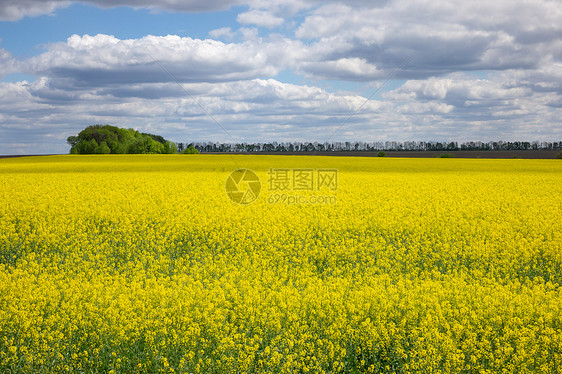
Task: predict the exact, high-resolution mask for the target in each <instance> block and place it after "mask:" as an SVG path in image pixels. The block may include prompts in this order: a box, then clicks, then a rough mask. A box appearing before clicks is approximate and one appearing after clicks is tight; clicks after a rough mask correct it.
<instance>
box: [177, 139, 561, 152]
mask: <svg viewBox="0 0 562 374" xmlns="http://www.w3.org/2000/svg"><path fill="white" fill-rule="evenodd" d="M190 145H192V146H194V147H195V148H196V149H198V150H199V151H201V152H346V151H365V152H373V151H500V150H504V151H516V150H517V151H520V150H553V149H560V148H562V141H555V142H539V141H533V142H526V141H514V142H510V141H490V142H480V141H470V142H463V143H459V142H436V141H407V142H394V141H385V142H361V141H357V142H325V143H318V142H269V143H261V142H257V143H217V142H195V143H191V144H190ZM180 146H181V147H183V146H184V143H178V147H180Z"/></svg>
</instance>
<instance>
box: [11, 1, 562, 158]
mask: <svg viewBox="0 0 562 374" xmlns="http://www.w3.org/2000/svg"><path fill="white" fill-rule="evenodd" d="M92 124H111V125H115V126H119V127H127V128H135V129H138V130H140V131H143V132H151V133H156V134H161V135H163V136H164V137H166V138H168V139H171V140H174V141H183V142H190V141H221V142H244V141H245V142H254V141H274V140H276V141H319V142H324V141H328V140H336V141H344V140H351V141H354V140H363V141H385V140H396V141H407V140H428V141H429V140H438V141H447V140H456V141H470V140H475V141H476V140H482V141H489V140H528V141H532V140H540V141H553V140H556V141H559V140H561V139H562V6H560V0H552V1H549V0H525V1H523V0H494V1H490V0H471V1H458V0H455V1H453V0H368V1H367V0H348V1H345V2H343V1H341V2H340V1H335V0H334V1H317V0H150V1H149V0H88V1H72V0H67V1H62V0H61V1H59V0H54V1H45V0H0V154H40V153H67V152H68V150H69V146H68V145H67V144H66V138H67V137H68V136H70V135H76V134H77V133H78V132H79V131H80V130H81V129H83V128H84V127H86V126H88V125H92Z"/></svg>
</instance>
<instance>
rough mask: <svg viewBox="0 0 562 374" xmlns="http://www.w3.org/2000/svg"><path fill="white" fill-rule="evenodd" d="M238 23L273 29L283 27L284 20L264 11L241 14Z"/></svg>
mask: <svg viewBox="0 0 562 374" xmlns="http://www.w3.org/2000/svg"><path fill="white" fill-rule="evenodd" d="M237 21H238V22H239V23H242V24H246V25H256V26H261V27H267V28H273V27H277V26H281V25H282V24H283V22H284V19H283V18H281V17H276V16H274V15H273V14H271V13H269V12H266V11H262V10H250V11H248V12H244V13H240V14H239V15H238V18H237Z"/></svg>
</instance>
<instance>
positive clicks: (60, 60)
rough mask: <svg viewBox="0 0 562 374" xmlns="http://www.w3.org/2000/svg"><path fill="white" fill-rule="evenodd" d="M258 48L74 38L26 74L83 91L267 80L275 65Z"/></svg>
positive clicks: (171, 39) (166, 39) (168, 39)
mask: <svg viewBox="0 0 562 374" xmlns="http://www.w3.org/2000/svg"><path fill="white" fill-rule="evenodd" d="M264 49H267V47H266V46H265V47H264V46H262V45H260V44H259V43H258V42H246V43H241V44H225V43H222V42H220V41H215V40H211V39H209V40H199V39H191V38H181V37H179V36H172V35H168V36H150V35H149V36H146V37H143V38H140V39H128V40H120V39H118V38H115V37H114V36H110V35H101V34H100V35H96V36H89V35H84V36H78V35H73V36H71V37H70V38H68V40H67V41H66V43H56V44H52V45H50V46H48V51H47V52H45V53H43V54H41V55H39V56H36V57H33V58H31V59H30V60H28V61H26V63H25V66H26V67H27V69H28V70H29V71H30V72H32V73H34V74H36V75H44V76H49V77H50V78H51V79H52V80H53V82H54V84H57V85H59V86H60V87H66V88H67V89H82V88H85V87H99V86H110V85H123V84H130V83H142V82H170V81H178V82H198V81H203V82H205V81H213V82H217V81H230V80H239V79H253V78H256V77H261V76H272V75H275V74H276V73H277V71H278V68H277V67H276V64H275V61H270V56H269V55H268V53H266V51H264Z"/></svg>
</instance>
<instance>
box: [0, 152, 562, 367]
mask: <svg viewBox="0 0 562 374" xmlns="http://www.w3.org/2000/svg"><path fill="white" fill-rule="evenodd" d="M237 168H248V169H251V170H253V171H255V172H256V173H257V175H258V176H259V177H260V179H261V181H262V192H261V194H260V196H259V198H258V199H257V200H256V201H255V202H253V203H251V204H248V205H238V204H235V203H233V202H232V201H230V200H229V198H228V197H227V195H226V193H225V181H226V180H227V177H228V175H229V174H230V172H231V171H233V170H235V169H237ZM270 168H334V169H337V170H338V186H337V190H336V191H331V192H330V193H331V194H333V195H334V196H336V197H337V203H335V204H283V203H272V202H271V200H268V194H271V193H272V191H268V190H267V188H266V187H267V181H268V171H269V169H270ZM308 193H309V194H310V193H311V192H308ZM561 217H562V162H561V161H558V160H479V159H396V158H388V159H387V158H353V157H349V158H345V157H342V158H339V157H290V156H228V155H214V156H211V155H207V156H204V155H199V156H176V155H148V156H140V155H139V156H49V157H32V158H18V159H4V160H0V373H24V372H25V373H27V372H36V373H48V372H57V373H58V372H73V373H81V372H82V373H107V372H109V373H118V372H127V373H129V372H131V373H157V372H163V373H167V372H170V373H172V372H175V373H263V372H272V373H307V372H308V373H337V372H343V373H363V372H367V373H370V372H374V373H419V372H423V373H451V372H454V373H529V372H542V373H557V372H562V288H561V284H562V268H561V265H562V219H561Z"/></svg>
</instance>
